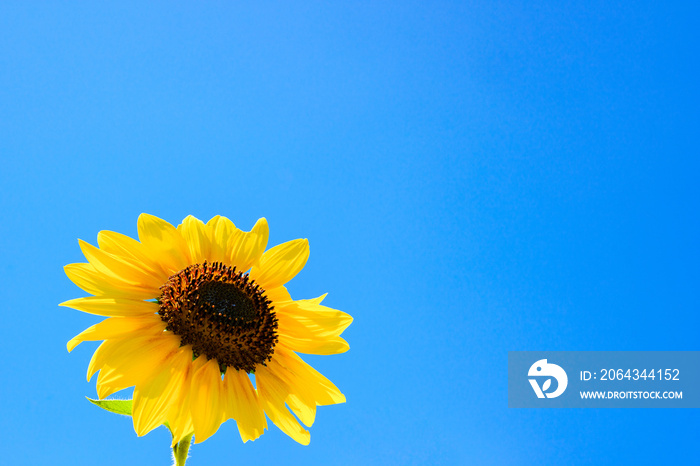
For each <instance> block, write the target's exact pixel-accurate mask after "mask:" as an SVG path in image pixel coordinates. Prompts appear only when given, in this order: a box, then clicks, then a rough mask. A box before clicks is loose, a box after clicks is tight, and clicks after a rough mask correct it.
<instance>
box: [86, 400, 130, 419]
mask: <svg viewBox="0 0 700 466" xmlns="http://www.w3.org/2000/svg"><path fill="white" fill-rule="evenodd" d="M85 398H87V400H88V401H89V402H90V403H92V404H94V405H96V406H99V407H100V408H102V409H104V410H105V411H109V412H110V413H116V414H121V415H123V416H131V402H132V401H133V400H93V399H92V398H88V397H87V396H86V397H85Z"/></svg>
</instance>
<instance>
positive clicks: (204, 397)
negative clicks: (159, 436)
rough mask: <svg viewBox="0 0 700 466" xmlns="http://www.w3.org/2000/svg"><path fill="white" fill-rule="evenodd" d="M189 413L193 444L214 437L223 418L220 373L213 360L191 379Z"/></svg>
mask: <svg viewBox="0 0 700 466" xmlns="http://www.w3.org/2000/svg"><path fill="white" fill-rule="evenodd" d="M190 389H191V390H192V394H191V398H190V411H191V413H192V423H193V424H194V440H195V443H201V442H203V441H205V440H206V439H208V438H209V437H211V436H212V435H214V433H215V432H216V431H217V430H218V429H219V426H220V425H221V421H222V418H223V415H222V413H223V410H222V406H221V404H222V403H221V371H220V370H219V363H218V362H217V361H216V360H215V359H211V360H209V361H208V362H207V363H206V364H204V366H202V367H201V368H200V369H199V370H198V371H197V372H195V373H194V376H193V378H192V385H191V388H190Z"/></svg>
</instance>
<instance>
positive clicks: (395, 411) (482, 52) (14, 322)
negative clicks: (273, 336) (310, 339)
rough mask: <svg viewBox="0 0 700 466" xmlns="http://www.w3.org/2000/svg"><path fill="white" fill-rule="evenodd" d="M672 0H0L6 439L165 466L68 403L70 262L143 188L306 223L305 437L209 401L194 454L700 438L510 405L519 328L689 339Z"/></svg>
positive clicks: (687, 124)
mask: <svg viewBox="0 0 700 466" xmlns="http://www.w3.org/2000/svg"><path fill="white" fill-rule="evenodd" d="M697 17H698V11H697V7H696V6H693V5H691V4H690V2H684V3H676V4H669V3H665V4H660V3H658V2H644V3H641V4H637V5H634V6H632V5H627V4H625V3H623V2H613V3H611V2H547V3H543V4H538V5H533V4H532V3H531V2H478V1H477V2H415V1H412V2H393V3H392V2H372V3H370V2H364V3H361V2H333V3H332V4H328V3H323V2H318V3H315V2H307V3H304V4H303V5H300V4H296V5H290V4H289V3H285V2H264V3H260V4H257V5H253V6H251V5H243V4H240V3H233V2H209V3H207V4H194V3H186V2H177V3H172V2H151V3H149V4H148V5H146V6H144V5H143V4H142V3H141V2H100V3H99V5H98V4H94V5H92V4H86V3H83V4H76V5H71V6H68V5H66V4H62V3H59V2H39V3H31V4H29V3H27V4H23V3H21V2H4V3H3V4H2V5H0V108H2V112H1V114H0V157H2V167H1V168H0V196H1V197H0V199H1V200H2V202H1V204H0V205H1V208H2V216H3V221H2V222H0V254H1V256H2V257H3V261H2V265H0V267H1V269H0V270H2V283H3V284H2V286H0V297H1V298H2V302H3V308H4V310H3V311H2V318H3V323H4V325H2V326H1V327H0V351H2V353H3V354H4V355H5V357H4V365H5V370H4V372H3V373H4V377H3V383H2V384H0V397H2V399H3V400H5V406H4V408H3V415H2V417H1V419H0V431H1V432H3V434H2V435H1V436H0V446H2V449H3V452H4V453H3V454H4V455H5V459H4V460H3V462H6V463H7V464H37V465H39V464H48V463H50V462H52V463H55V464H76V465H80V464H101V465H122V464H133V465H138V464H149V465H150V464H168V455H169V453H168V442H169V434H168V433H167V431H166V430H165V429H163V428H161V429H159V430H157V431H154V432H152V433H151V434H149V435H147V436H145V437H142V438H138V437H137V436H136V435H135V433H134V432H133V429H132V427H131V425H130V421H129V420H128V419H126V418H118V417H117V416H114V415H110V414H108V413H103V412H101V411H100V410H99V409H97V408H95V407H93V406H91V405H90V404H89V403H88V402H87V401H85V399H84V397H85V396H91V397H94V396H95V387H94V380H93V382H92V383H87V382H86V381H85V371H86V369H87V364H88V361H89V359H90V356H91V354H92V351H93V350H94V348H95V347H96V346H97V345H96V344H90V343H87V344H83V345H81V346H80V347H79V348H78V349H76V350H75V351H74V352H73V353H71V354H68V353H67V352H66V349H65V344H66V341H67V340H68V339H70V338H71V337H72V336H74V335H75V334H77V333H78V332H80V331H81V330H83V329H84V328H85V327H87V326H89V325H91V324H93V323H95V322H97V321H98V319H97V318H96V317H95V316H90V315H83V314H81V313H79V312H78V311H73V310H70V309H66V308H59V307H57V304H58V303H59V302H62V301H65V300H67V299H71V298H75V297H79V296H84V293H83V292H82V291H81V290H79V289H78V288H77V287H75V286H74V285H73V284H72V283H71V282H70V281H69V280H68V279H67V278H66V276H65V275H64V273H63V269H62V267H63V265H65V264H67V263H71V262H79V261H81V260H82V256H81V254H80V250H79V247H78V243H77V238H81V239H83V240H86V241H88V242H92V243H95V241H96V235H97V233H98V232H99V231H100V230H113V231H118V232H121V233H125V234H128V235H131V236H135V235H136V219H137V217H138V215H139V214H140V213H141V212H148V213H151V214H154V215H157V216H159V217H162V218H164V219H166V220H168V221H170V222H171V223H179V222H180V221H181V220H182V219H183V218H184V217H185V216H187V215H188V214H193V215H195V216H197V217H199V218H203V219H209V218H210V217H212V216H214V215H217V214H220V215H225V216H227V217H229V218H231V219H232V220H233V221H234V222H235V223H236V224H237V225H239V226H240V227H242V228H244V229H249V228H250V227H252V225H253V224H254V223H255V220H256V219H257V218H259V217H263V216H264V217H266V218H267V219H268V221H269V223H270V229H271V233H270V235H271V236H270V244H278V243H281V242H284V241H287V240H290V239H294V238H299V237H302V238H308V239H309V241H310V245H311V257H310V259H309V262H308V263H307V266H306V268H305V269H304V271H303V272H302V273H301V274H300V275H299V276H297V277H296V278H295V279H294V281H293V282H292V283H291V285H290V291H291V292H292V295H293V296H294V297H295V298H307V297H314V296H318V295H320V294H323V293H326V292H328V293H329V295H328V298H327V301H326V302H327V303H328V305H330V306H333V307H336V308H339V309H342V310H344V311H346V312H349V313H350V314H352V315H353V316H354V318H355V321H354V323H353V324H352V325H351V326H350V328H349V329H348V330H347V331H346V333H345V334H344V335H345V336H346V338H347V340H348V341H349V343H350V346H351V350H350V351H349V352H348V353H345V354H342V355H338V356H332V357H307V358H306V359H307V361H309V362H310V363H311V364H313V365H314V366H315V367H317V368H318V369H319V370H320V371H321V372H322V373H324V374H326V375H327V376H328V377H329V378H330V379H331V380H333V381H334V382H335V383H336V384H337V385H338V386H339V387H340V388H341V389H342V390H343V391H344V393H345V394H346V395H347V399H348V402H347V403H346V404H344V405H338V406H329V407H322V408H320V409H319V413H318V416H317V420H316V423H315V425H314V426H313V428H312V429H311V445H310V446H308V447H302V446H299V445H297V444H296V443H294V442H293V441H292V440H290V439H289V438H288V437H286V436H285V435H284V434H282V433H281V432H280V431H279V430H278V429H277V428H276V427H273V428H272V429H271V430H270V431H269V432H267V433H266V434H265V435H263V437H261V438H260V439H259V440H257V441H255V442H254V443H247V444H241V442H240V439H239V437H238V433H237V431H236V428H235V426H234V425H233V424H232V423H228V424H225V425H224V426H223V427H222V428H221V429H220V430H219V432H218V433H217V434H216V435H215V436H214V437H212V438H211V439H209V440H207V441H206V442H205V443H203V444H200V445H196V446H194V447H193V449H192V455H193V457H192V459H191V460H189V461H188V465H189V464H191V465H192V466H196V465H205V464H228V463H233V462H236V463H238V464H246V463H250V462H253V461H255V462H256V464H261V465H263V464H280V462H284V463H285V464H340V465H344V464H348V465H352V464H387V463H388V464H428V463H443V464H458V463H462V464H464V463H472V464H497V465H498V464H515V465H518V464H567V463H568V464H620V463H635V464H645V463H646V464H652V463H656V464H659V463H673V462H682V463H688V462H693V461H696V459H697V449H696V448H695V447H694V445H695V443H696V439H695V435H694V432H695V430H696V428H697V426H698V420H699V418H698V413H697V411H695V410H651V409H649V410H618V409H611V410H593V409H589V410H581V409H579V410H573V409H568V410H567V409H561V410H513V409H508V408H507V355H508V351H515V350H562V351H563V350H698V328H699V325H700V318H699V317H698V311H699V310H700V295H699V294H698V283H700V269H699V268H698V264H700V248H699V247H698V238H699V237H700V214H699V209H698V207H699V202H698V200H700V183H698V177H699V175H700V162H699V159H698V148H697V129H698V127H699V126H698V124H699V123H700V121H699V118H698V108H700V102H699V99H698V97H699V92H698V91H699V86H698V83H697V75H698V70H697V60H696V57H697V56H698V52H699V51H698V48H699V47H698V46H699V41H698V36H697V25H696V21H695V18H697Z"/></svg>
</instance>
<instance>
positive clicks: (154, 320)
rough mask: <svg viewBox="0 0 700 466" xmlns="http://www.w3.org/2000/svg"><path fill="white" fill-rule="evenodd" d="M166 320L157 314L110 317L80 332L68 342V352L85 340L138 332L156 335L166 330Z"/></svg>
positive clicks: (116, 336)
mask: <svg viewBox="0 0 700 466" xmlns="http://www.w3.org/2000/svg"><path fill="white" fill-rule="evenodd" d="M165 326H166V324H165V322H163V321H162V320H161V319H160V317H158V316H157V315H156V314H151V315H145V316H138V317H110V318H108V319H105V320H103V321H102V322H100V323H99V324H95V325H93V326H91V327H88V328H87V329H85V330H83V331H82V332H80V333H79V334H78V335H76V336H74V337H73V338H71V340H70V341H69V342H68V345H67V347H68V352H70V351H73V349H74V348H75V347H76V346H78V345H79V344H80V343H82V342H84V341H96V340H108V339H111V338H120V337H124V336H128V335H130V334H134V333H135V332H138V334H139V335H144V334H147V333H148V332H151V333H153V334H155V335H157V334H158V333H162V332H163V330H165Z"/></svg>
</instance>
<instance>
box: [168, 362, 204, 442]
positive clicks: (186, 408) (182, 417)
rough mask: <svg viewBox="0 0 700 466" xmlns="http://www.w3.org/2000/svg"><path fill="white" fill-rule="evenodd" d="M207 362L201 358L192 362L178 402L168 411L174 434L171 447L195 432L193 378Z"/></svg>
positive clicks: (186, 371) (184, 375)
mask: <svg viewBox="0 0 700 466" xmlns="http://www.w3.org/2000/svg"><path fill="white" fill-rule="evenodd" d="M206 362H207V358H206V357H204V356H200V357H198V358H197V359H195V360H194V361H191V362H190V363H189V364H188V365H187V367H185V370H184V371H185V373H184V374H183V381H182V386H181V387H180V395H179V397H178V399H177V401H176V402H175V403H173V404H172V405H171V406H170V408H169V409H168V415H167V419H168V424H170V430H171V432H172V434H173V439H172V445H171V446H174V445H175V444H176V443H178V442H179V441H180V440H182V439H183V438H185V436H187V435H189V434H191V433H193V432H194V425H193V424H192V414H191V411H190V404H191V403H190V399H191V398H192V396H191V395H192V390H191V388H192V378H193V376H194V374H195V372H197V370H199V368H201V367H202V366H203V365H204V364H206Z"/></svg>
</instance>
